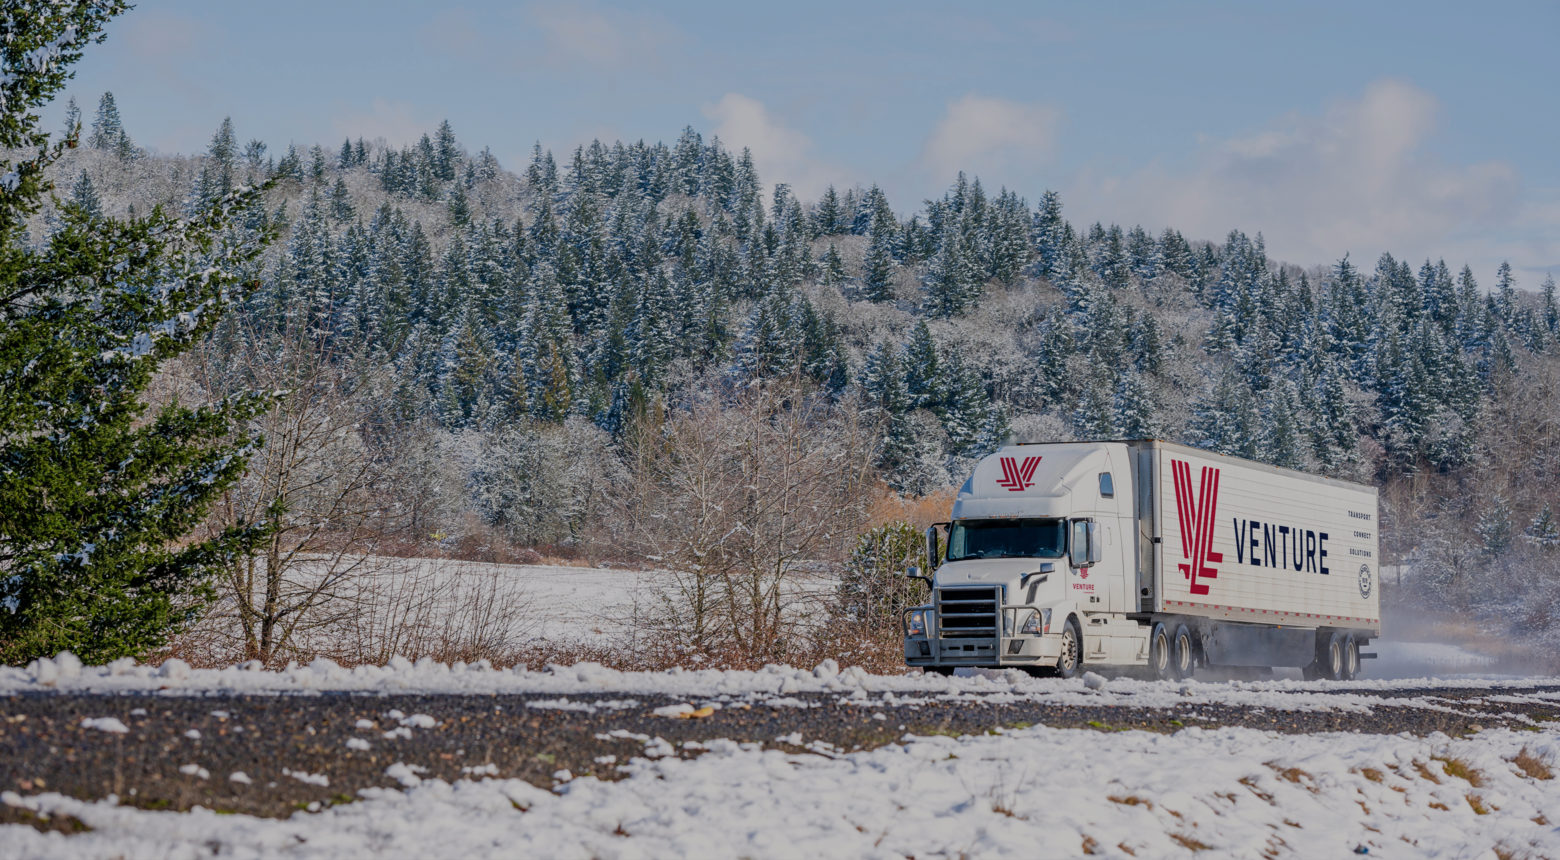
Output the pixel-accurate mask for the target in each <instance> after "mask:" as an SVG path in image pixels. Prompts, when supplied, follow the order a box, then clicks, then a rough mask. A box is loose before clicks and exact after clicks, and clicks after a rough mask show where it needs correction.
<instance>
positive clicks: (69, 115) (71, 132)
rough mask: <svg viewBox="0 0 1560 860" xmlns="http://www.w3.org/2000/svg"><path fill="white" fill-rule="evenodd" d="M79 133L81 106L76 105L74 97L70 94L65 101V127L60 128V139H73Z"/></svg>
mask: <svg viewBox="0 0 1560 860" xmlns="http://www.w3.org/2000/svg"><path fill="white" fill-rule="evenodd" d="M80 135H81V108H80V107H78V106H77V105H76V97H75V96H71V97H70V101H68V102H66V103H65V127H64V128H63V129H61V134H60V137H61V139H69V140H75V139H76V138H77V137H79V136H80Z"/></svg>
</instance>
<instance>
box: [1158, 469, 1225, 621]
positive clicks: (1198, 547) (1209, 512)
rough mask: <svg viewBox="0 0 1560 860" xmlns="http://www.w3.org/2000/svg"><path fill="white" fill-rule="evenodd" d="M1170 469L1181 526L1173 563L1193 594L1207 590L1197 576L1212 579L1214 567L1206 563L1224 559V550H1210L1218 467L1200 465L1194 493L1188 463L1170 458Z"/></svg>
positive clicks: (1215, 562)
mask: <svg viewBox="0 0 1560 860" xmlns="http://www.w3.org/2000/svg"><path fill="white" fill-rule="evenodd" d="M1170 473H1171V477H1172V478H1174V483H1175V507H1176V513H1177V514H1178V516H1177V520H1178V521H1179V525H1180V527H1181V556H1182V557H1183V558H1185V559H1186V563H1185V564H1180V565H1177V567H1178V568H1180V570H1181V575H1182V576H1184V577H1186V578H1187V579H1189V580H1191V583H1192V584H1191V592H1192V593H1193V594H1207V593H1208V584H1207V583H1206V582H1199V581H1198V580H1199V579H1215V578H1217V577H1218V575H1219V570H1218V568H1215V567H1209V566H1208V565H1209V563H1210V562H1212V563H1214V564H1219V563H1222V562H1223V561H1224V553H1221V552H1214V551H1213V521H1214V518H1215V517H1216V516H1217V509H1218V506H1219V470H1218V469H1215V468H1214V467H1212V466H1204V467H1202V474H1201V475H1200V476H1199V479H1198V484H1197V493H1196V494H1195V495H1194V494H1193V493H1192V467H1191V466H1190V465H1189V464H1188V463H1187V462H1186V461H1185V460H1171V461H1170Z"/></svg>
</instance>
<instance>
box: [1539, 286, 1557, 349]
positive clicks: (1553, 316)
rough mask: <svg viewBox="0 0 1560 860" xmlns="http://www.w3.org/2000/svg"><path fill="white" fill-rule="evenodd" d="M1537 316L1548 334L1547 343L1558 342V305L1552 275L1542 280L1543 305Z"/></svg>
mask: <svg viewBox="0 0 1560 860" xmlns="http://www.w3.org/2000/svg"><path fill="white" fill-rule="evenodd" d="M1539 314H1540V320H1541V321H1542V324H1543V327H1544V331H1546V332H1548V333H1549V341H1550V342H1551V343H1553V342H1555V341H1556V340H1560V304H1557V303H1556V301H1555V276H1554V275H1547V276H1545V278H1544V292H1543V303H1542V304H1541V305H1540V306H1539Z"/></svg>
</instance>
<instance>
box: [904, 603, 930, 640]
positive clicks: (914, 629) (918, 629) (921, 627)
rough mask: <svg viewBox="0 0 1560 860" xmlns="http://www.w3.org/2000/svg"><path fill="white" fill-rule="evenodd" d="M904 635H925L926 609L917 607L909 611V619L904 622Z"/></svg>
mask: <svg viewBox="0 0 1560 860" xmlns="http://www.w3.org/2000/svg"><path fill="white" fill-rule="evenodd" d="M905 635H906V636H925V635H926V610H924V609H917V610H915V611H914V612H911V613H910V619H909V620H908V621H906V622H905Z"/></svg>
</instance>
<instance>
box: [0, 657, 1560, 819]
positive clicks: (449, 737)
mask: <svg viewBox="0 0 1560 860" xmlns="http://www.w3.org/2000/svg"><path fill="white" fill-rule="evenodd" d="M1557 690H1560V683H1553V682H1551V683H1539V682H1535V683H1534V684H1533V685H1532V686H1531V687H1529V688H1518V689H1513V688H1509V687H1506V688H1502V689H1500V690H1499V691H1498V692H1499V693H1501V694H1512V693H1522V692H1535V691H1551V692H1552V691H1557ZM1349 692H1351V693H1354V694H1361V693H1364V694H1365V695H1372V696H1379V698H1380V700H1381V703H1380V705H1379V706H1377V707H1374V708H1373V709H1371V711H1370V712H1368V713H1357V712H1356V713H1351V712H1344V711H1306V712H1296V711H1283V710H1274V709H1267V708H1259V707H1244V706H1243V707H1233V706H1217V705H1216V706H1210V705H1207V704H1195V705H1191V704H1189V705H1187V706H1185V707H1180V708H1130V707H1121V706H1100V707H1077V706H1062V705H1056V704H1044V703H1034V702H1020V703H1013V704H981V703H970V702H945V703H929V704H921V705H915V706H912V705H904V704H898V705H895V704H886V703H884V702H883V701H882V700H881V699H879V698H877V697H870V698H867V699H856V700H850V699H844V698H840V697H836V696H831V695H813V696H805V695H804V696H799V697H797V698H800V699H803V700H805V701H806V702H807V704H808V705H810V707H805V708H803V707H794V706H793V707H773V706H768V705H761V704H759V705H753V706H750V707H743V706H742V705H741V704H740V703H728V704H731V705H734V706H729V707H725V708H722V709H720V710H716V711H714V712H713V713H712V714H710V715H709V716H706V717H702V718H696V719H677V718H672V717H666V716H657V715H655V714H653V713H652V712H653V710H654V709H656V708H658V707H662V706H666V705H675V704H678V703H679V702H680V701H681V700H673V699H657V698H654V697H645V696H636V697H627V696H622V695H617V694H603V695H596V696H579V695H573V696H570V697H569V700H570V701H571V702H574V703H594V704H596V705H598V706H601V707H599V708H598V709H597V710H595V711H594V712H589V711H581V710H561V709H558V708H556V707H534V706H532V705H530V704H528V702H529V703H533V704H534V703H536V702H543V701H546V700H552V701H554V702H556V697H550V696H542V695H494V696H477V695H462V696H450V695H438V696H425V695H377V694H348V693H324V694H312V695H284V696H274V695H225V694H224V695H201V696H191V695H179V696H172V695H166V694H116V695H84V694H60V693H28V694H19V695H12V696H8V697H0V791H15V792H18V793H22V794H34V793H38V792H43V791H56V792H61V793H63V794H67V795H71V796H74V797H78V798H82V799H101V798H104V797H106V796H108V795H110V794H112V795H116V796H118V797H119V799H120V802H122V803H126V804H131V805H135V806H139V807H143V808H149V809H179V810H183V809H189V808H191V807H193V806H197V805H199V806H203V807H205V808H207V809H212V810H216V811H218V812H241V813H249V814H255V815H264V816H285V815H288V814H290V813H292V812H293V811H295V810H298V809H308V808H320V807H322V806H326V805H330V804H334V803H342V802H348V801H350V800H352V799H353V798H354V797H355V796H356V794H357V792H358V790H359V789H363V788H368V787H372V786H391V787H393V786H396V785H397V782H396V780H395V779H393V778H392V777H391V776H389V775H387V774H386V769H387V768H389V767H390V766H391V765H394V764H397V763H405V764H408V765H416V766H418V767H420V768H425V769H426V771H425V772H423V773H422V775H423V776H425V777H435V778H440V779H444V780H456V779H460V778H462V777H472V776H480V775H493V776H500V777H519V778H522V779H525V780H528V781H530V782H532V783H534V784H536V785H540V786H544V787H552V786H554V785H556V784H557V782H558V780H559V778H560V775H559V771H565V770H566V771H568V772H569V773H570V774H572V775H575V776H583V775H587V774H589V775H594V776H597V777H600V778H602V779H613V778H616V777H618V776H619V775H620V774H619V773H618V771H617V767H618V765H619V764H621V763H623V762H625V761H627V760H628V759H629V758H631V757H634V756H641V755H645V754H646V753H647V746H646V742H645V738H644V737H642V736H648V737H649V738H664V739H665V740H666V741H667V742H669V744H670V746H667V745H660V744H656V745H652V746H651V747H649V748H648V751H649V752H652V753H654V752H660V753H661V754H674V755H697V754H698V751H697V748H696V746H695V747H694V748H684V747H683V744H684V743H686V742H689V741H702V740H709V739H714V738H729V739H733V740H739V741H754V742H758V743H762V744H764V745H765V746H768V747H773V748H780V749H787V750H793V751H798V752H799V751H801V749H800V748H799V747H796V746H794V745H793V744H791V743H788V742H786V741H782V740H780V738H782V737H787V736H790V740H795V737H794V736H793V735H792V733H800V736H801V739H802V743H803V744H812V743H814V742H817V741H823V742H826V743H828V744H831V745H832V746H833V747H834V748H836V749H837V750H839V751H841V752H848V751H851V750H855V749H861V748H868V747H873V746H878V745H882V744H888V743H893V742H895V741H897V740H898V739H899V738H901V737H903V736H904V735H905V734H907V733H913V734H932V733H943V734H970V733H979V732H986V731H991V730H993V729H997V728H999V727H1022V726H1028V725H1035V724H1044V725H1048V726H1055V727H1061V728H1067V727H1071V728H1090V729H1095V730H1099V731H1116V730H1121V729H1146V730H1150V731H1161V732H1173V731H1179V730H1180V729H1182V728H1184V727H1188V726H1246V727H1250V728H1256V729H1266V730H1272V731H1277V732H1283V733H1300V732H1319V731H1357V732H1375V733H1397V732H1411V733H1414V734H1420V735H1423V734H1429V733H1431V732H1436V731H1440V732H1446V733H1447V734H1452V735H1460V734H1466V733H1469V732H1475V731H1479V730H1481V729H1487V728H1494V727H1499V726H1509V727H1522V728H1532V726H1533V723H1532V722H1530V720H1539V721H1556V720H1560V704H1547V705H1545V704H1533V703H1521V704H1512V703H1508V702H1494V701H1484V700H1482V699H1481V696H1482V695H1484V691H1480V690H1477V689H1473V690H1470V689H1467V688H1434V687H1428V688H1418V689H1402V690H1393V691H1390V692H1382V691H1361V690H1350V691H1349ZM1317 695H1318V696H1326V695H1327V694H1326V693H1318V694H1317ZM1423 696H1434V697H1438V698H1437V699H1436V701H1435V703H1434V707H1424V706H1420V705H1410V704H1408V703H1407V702H1406V700H1408V699H1412V698H1415V697H1423ZM630 698H632V703H631V704H630V703H629V702H628V701H627V700H629V699H630ZM1518 715H1525V717H1526V718H1527V719H1523V717H1522V716H1518ZM110 717H111V718H113V719H115V720H118V721H119V722H120V723H122V724H123V727H124V728H125V729H126V731H124V732H115V731H105V730H103V729H101V728H91V727H84V726H83V725H82V723H83V721H84V720H89V719H90V720H101V719H103V718H110ZM96 725H110V726H111V727H115V726H113V724H112V723H96ZM116 728H117V727H116ZM613 732H618V733H619V734H620V735H621V734H622V733H624V732H626V733H628V735H629V736H628V737H622V736H619V737H611V736H609V735H610V734H611V733H613ZM608 757H615V758H610V759H609V758H608ZM473 769H475V770H473ZM235 773H241V774H242V775H243V776H242V777H238V778H235V777H234V776H233V775H234V774H235ZM245 778H247V781H246V780H245ZM562 778H567V777H566V776H564V777H562ZM314 804H318V806H313V805H314ZM29 815H30V814H28V813H22V812H19V811H17V810H15V809H13V808H11V807H8V806H4V805H0V821H32V823H34V824H35V825H37V826H43V827H53V828H58V829H67V830H68V829H69V828H70V826H71V822H60V821H55V822H39V821H36V820H33V819H31V818H30V817H29Z"/></svg>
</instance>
